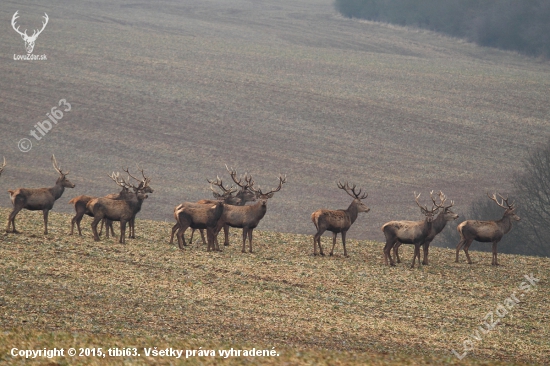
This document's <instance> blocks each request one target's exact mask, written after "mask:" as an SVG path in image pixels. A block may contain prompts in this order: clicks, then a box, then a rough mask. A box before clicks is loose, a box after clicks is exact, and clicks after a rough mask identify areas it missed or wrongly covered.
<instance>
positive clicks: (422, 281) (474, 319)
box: [0, 208, 550, 365]
mask: <svg viewBox="0 0 550 366" xmlns="http://www.w3.org/2000/svg"><path fill="white" fill-rule="evenodd" d="M8 213H9V209H5V208H4V209H1V210H0V217H2V218H6V217H7V215H8ZM70 219H71V216H70V215H67V214H60V213H56V212H52V213H50V219H49V231H50V234H48V235H46V236H44V235H43V234H42V232H43V222H42V216H41V213H38V212H29V211H25V210H24V211H22V212H21V213H20V214H19V215H18V216H17V219H16V220H17V221H16V222H17V228H18V230H20V231H22V233H21V234H3V235H1V236H0V273H1V274H2V276H1V277H0V312H1V314H2V316H1V317H0V329H1V330H2V332H0V363H6V364H23V360H22V359H21V358H13V357H11V356H10V352H11V349H12V348H13V347H17V348H18V349H43V348H54V347H57V348H65V349H68V348H69V347H75V348H77V349H78V348H86V347H102V348H103V351H104V352H105V351H106V350H107V349H109V348H114V347H118V348H119V349H121V348H134V347H135V348H137V349H138V350H139V353H140V354H141V355H140V356H139V357H137V356H136V357H133V356H126V357H114V358H109V357H107V358H98V357H80V358H78V357H77V358H71V357H67V356H66V357H57V358H53V359H45V358H42V359H40V362H41V363H44V364H46V363H48V362H54V363H57V364H74V363H78V362H79V363H84V364H107V363H109V364H112V363H115V364H117V363H118V364H122V363H125V364H144V363H159V364H170V363H178V362H184V361H182V360H181V359H180V360H178V359H175V358H171V357H153V356H151V355H150V356H149V357H147V356H145V354H144V349H145V348H154V347H157V349H159V350H160V349H166V348H173V349H182V350H193V349H194V350H199V347H202V350H216V352H217V350H230V349H231V348H233V349H240V350H251V349H252V348H256V349H261V350H272V349H273V347H274V349H275V350H276V351H277V353H278V354H279V356H273V357H261V358H259V357H230V358H228V359H227V360H225V362H227V363H229V364H250V363H261V364H273V365H275V364H283V363H285V362H286V363H288V364H327V365H328V364H330V365H334V364H358V365H359V364H365V363H371V364H380V365H382V364H384V365H385V364H395V365H398V364H413V365H414V364H466V365H469V364H471V365H478V364H479V365H500V364H502V365H507V364H544V363H547V362H548V354H550V342H549V339H550V337H549V336H550V325H549V320H550V314H549V312H548V303H547V302H548V298H550V284H549V282H548V274H549V273H550V260H549V259H544V258H535V257H527V256H516V255H506V254H500V255H499V260H500V262H501V264H502V265H501V266H498V267H495V266H491V254H490V253H481V252H473V253H471V254H472V259H473V261H474V264H472V265H468V264H466V262H465V258H464V255H463V254H462V255H461V261H460V263H454V251H452V250H447V249H440V248H431V250H430V265H429V266H421V267H420V268H415V269H413V270H411V269H409V266H410V261H411V260H412V248H411V246H408V245H403V246H402V247H401V248H402V258H403V263H401V264H398V265H397V267H394V268H390V267H387V266H385V265H384V264H383V254H382V248H383V245H384V244H383V243H380V242H375V241H364V240H349V241H348V251H349V254H350V257H349V258H344V257H343V250H342V246H341V244H340V243H339V244H338V245H337V247H336V249H335V255H334V256H333V257H329V256H326V257H314V256H312V251H313V238H312V236H311V235H298V234H286V233H278V232H268V231H255V232H254V253H252V254H248V253H247V254H242V253H241V246H240V231H237V230H234V229H232V231H231V236H230V241H231V245H230V246H229V247H224V248H223V251H222V252H206V248H205V247H204V246H202V245H197V244H195V243H194V244H193V245H192V246H189V247H186V248H185V250H183V251H180V250H179V249H178V248H177V247H176V246H175V245H169V244H168V239H169V232H170V229H171V227H172V222H158V221H148V220H137V222H136V235H137V238H136V239H127V244H126V245H122V244H118V242H117V241H118V238H116V239H113V238H111V239H105V238H104V237H102V240H101V241H100V242H94V241H93V238H92V233H91V230H90V226H89V225H90V222H91V220H90V219H89V218H87V217H86V218H85V219H84V220H83V222H82V224H83V229H84V230H83V234H84V236H83V237H79V236H69V235H67V234H68V232H69V222H70ZM117 226H118V225H115V230H116V231H117V234H118V232H119V230H118V227H117ZM188 234H189V233H188ZM187 237H188V236H187ZM197 238H198V237H197V236H195V242H196V239H197ZM330 242H331V240H330V239H329V238H326V237H324V238H323V245H324V249H325V251H326V252H328V250H327V247H328V246H329V244H330ZM525 275H528V276H531V275H532V276H533V277H535V278H537V279H539V281H538V282H536V281H535V282H534V285H533V286H530V290H529V291H527V290H525V288H526V285H528V284H529V281H528V280H527V279H526V278H525V277H524V276H525ZM522 283H523V284H522ZM520 286H523V288H524V289H520ZM513 296H515V297H516V298H517V299H518V300H519V303H515V304H514V305H513V306H512V305H511V304H510V303H509V301H510V298H511V297H513ZM505 305H506V306H508V307H509V310H506V309H505V310H503V307H504V306H505ZM490 312H491V317H488V314H489V313H490ZM499 314H500V315H502V317H499V316H498V315H499ZM486 321H487V322H496V321H499V323H498V325H496V326H495V328H494V329H493V330H490V331H487V332H486V333H484V332H481V331H480V330H479V327H480V326H485V325H483V324H484V322H486ZM474 337H478V338H480V339H481V340H476V339H475V338H474ZM464 341H467V342H466V343H464ZM464 344H466V346H467V347H471V348H472V349H471V350H470V351H469V352H467V355H466V356H465V358H464V359H463V360H462V361H459V360H458V358H456V357H455V356H454V355H453V353H452V351H451V350H452V349H454V350H455V351H457V353H458V354H463V353H464ZM183 358H185V354H184V357H183ZM187 361H188V362H191V363H192V364H218V363H220V362H222V361H223V357H220V356H216V357H198V356H196V357H191V358H189V359H188V360H187Z"/></svg>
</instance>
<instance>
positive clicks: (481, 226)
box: [455, 193, 520, 266]
mask: <svg viewBox="0 0 550 366" xmlns="http://www.w3.org/2000/svg"><path fill="white" fill-rule="evenodd" d="M497 194H498V196H499V197H500V198H501V200H502V201H501V202H499V201H498V199H497V197H496V194H494V193H493V196H492V197H491V196H489V193H487V197H489V198H490V199H491V200H492V201H494V202H495V203H496V204H497V205H499V207H502V208H503V209H504V210H505V211H504V215H503V216H502V218H501V219H500V220H497V221H478V220H466V221H464V222H462V223H461V224H460V225H458V227H457V228H456V229H457V230H458V233H459V234H460V241H459V242H458V244H457V246H456V260H455V262H457V263H458V254H459V252H460V249H461V248H464V253H465V254H466V258H467V259H468V264H472V260H471V259H470V255H469V254H468V249H469V248H470V245H471V244H472V242H473V241H474V240H476V241H479V242H482V243H493V261H492V263H491V264H492V265H493V266H498V261H497V244H498V242H499V241H500V240H501V239H502V237H503V236H504V234H507V233H508V232H510V230H512V222H513V221H519V220H520V217H519V216H518V215H516V207H515V206H514V203H513V202H512V204H509V203H508V198H504V197H502V196H501V195H500V194H499V193H497ZM504 204H506V206H505V205H504Z"/></svg>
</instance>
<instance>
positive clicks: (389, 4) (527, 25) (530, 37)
mask: <svg viewBox="0 0 550 366" xmlns="http://www.w3.org/2000/svg"><path fill="white" fill-rule="evenodd" d="M335 7H336V9H337V10H338V11H339V12H340V13H341V14H342V15H344V16H346V17H349V18H361V19H367V20H373V21H379V22H386V23H392V24H399V25H403V26H412V27H419V28H425V29H429V30H433V31H437V32H442V33H446V34H448V35H451V36H454V37H460V38H465V39H467V40H469V41H472V42H475V43H477V44H479V45H481V46H487V47H496V48H500V49H505V50H514V51H518V52H520V53H523V54H527V55H531V56H543V57H549V56H550V22H549V21H548V20H549V19H550V1H548V0H490V1H475V0H415V1H410V0H336V1H335Z"/></svg>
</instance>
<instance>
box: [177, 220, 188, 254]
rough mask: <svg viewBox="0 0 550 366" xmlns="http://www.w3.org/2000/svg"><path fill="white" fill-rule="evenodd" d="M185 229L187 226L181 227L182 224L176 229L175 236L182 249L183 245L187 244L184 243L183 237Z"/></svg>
mask: <svg viewBox="0 0 550 366" xmlns="http://www.w3.org/2000/svg"><path fill="white" fill-rule="evenodd" d="M176 225H177V224H176ZM186 229H187V227H183V226H181V225H180V226H179V229H178V233H177V235H176V236H177V238H178V246H179V248H180V249H181V250H183V247H184V246H187V244H186V243H185V237H184V236H183V234H184V233H185V230H186Z"/></svg>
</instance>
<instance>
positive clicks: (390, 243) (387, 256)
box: [384, 239, 396, 266]
mask: <svg viewBox="0 0 550 366" xmlns="http://www.w3.org/2000/svg"><path fill="white" fill-rule="evenodd" d="M395 243H396V240H393V241H392V240H391V239H386V245H385V246H384V262H385V264H386V265H388V259H389V260H390V264H389V265H390V266H395V263H394V261H393V258H392V257H391V250H392V248H393V246H394V245H395Z"/></svg>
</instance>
